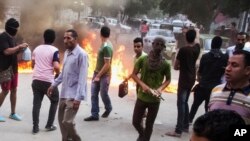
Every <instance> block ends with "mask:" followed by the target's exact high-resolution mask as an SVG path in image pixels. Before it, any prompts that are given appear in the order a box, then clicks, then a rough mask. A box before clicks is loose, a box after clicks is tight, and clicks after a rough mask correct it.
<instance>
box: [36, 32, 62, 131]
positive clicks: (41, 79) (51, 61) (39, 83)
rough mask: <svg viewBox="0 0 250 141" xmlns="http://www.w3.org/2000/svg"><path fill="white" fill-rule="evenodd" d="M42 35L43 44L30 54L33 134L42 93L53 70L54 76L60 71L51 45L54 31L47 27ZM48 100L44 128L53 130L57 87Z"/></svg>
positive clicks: (54, 127)
mask: <svg viewBox="0 0 250 141" xmlns="http://www.w3.org/2000/svg"><path fill="white" fill-rule="evenodd" d="M43 37H44V44H43V45H39V46H38V47H36V48H35V50H34V51H33V54H32V67H33V68H34V71H33V81H32V90H33V95H34V99H33V111H32V117H33V130H32V132H33V134H35V133H38V132H39V113H40V108H41V105H42V101H43V97H44V95H45V94H46V93H47V90H48V88H49V87H50V85H51V83H52V82H53V81H54V71H55V72H56V76H58V75H59V73H60V65H59V53H58V49H57V48H56V47H54V46H52V44H53V42H54V41H55V38H56V34H55V31H54V30H52V29H47V30H45V32H44V35H43ZM49 100H50V109H49V117H48V121H47V124H46V126H45V128H46V129H47V130H48V131H53V130H56V126H54V125H53V122H54V119H55V115H56V110H57V105H58V100H59V91H58V89H57V88H55V90H54V91H53V94H52V96H51V97H49Z"/></svg>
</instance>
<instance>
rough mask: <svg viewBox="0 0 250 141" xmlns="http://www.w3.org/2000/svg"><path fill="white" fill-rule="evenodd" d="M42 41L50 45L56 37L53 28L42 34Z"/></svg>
mask: <svg viewBox="0 0 250 141" xmlns="http://www.w3.org/2000/svg"><path fill="white" fill-rule="evenodd" d="M43 38H44V43H45V44H49V45H51V44H52V43H53V42H54V41H55V39H56V33H55V31H54V30H53V29H47V30H45V31H44V34H43Z"/></svg>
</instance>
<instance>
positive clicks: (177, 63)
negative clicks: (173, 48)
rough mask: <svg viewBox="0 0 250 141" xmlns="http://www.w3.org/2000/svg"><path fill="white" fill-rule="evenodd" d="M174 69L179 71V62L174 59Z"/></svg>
mask: <svg viewBox="0 0 250 141" xmlns="http://www.w3.org/2000/svg"><path fill="white" fill-rule="evenodd" d="M174 69H175V70H180V61H179V60H178V59H177V58H176V59H175V62H174Z"/></svg>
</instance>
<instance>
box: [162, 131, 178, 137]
mask: <svg viewBox="0 0 250 141" xmlns="http://www.w3.org/2000/svg"><path fill="white" fill-rule="evenodd" d="M165 135H167V136H171V137H178V138H180V137H181V134H180V133H176V132H167V133H165Z"/></svg>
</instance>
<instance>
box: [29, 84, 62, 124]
mask: <svg viewBox="0 0 250 141" xmlns="http://www.w3.org/2000/svg"><path fill="white" fill-rule="evenodd" d="M50 85H51V83H50V82H45V81H40V80H33V82H32V90H33V95H34V99H33V110H32V117H33V125H34V126H36V127H38V124H39V114H40V109H41V105H42V101H43V97H44V95H45V94H47V90H48V88H49V87H50ZM48 98H49V100H50V109H49V117H48V121H47V124H46V126H51V125H53V122H54V120H55V115H56V110H57V105H58V100H59V91H58V88H55V89H54V91H53V94H52V96H51V97H48Z"/></svg>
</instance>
